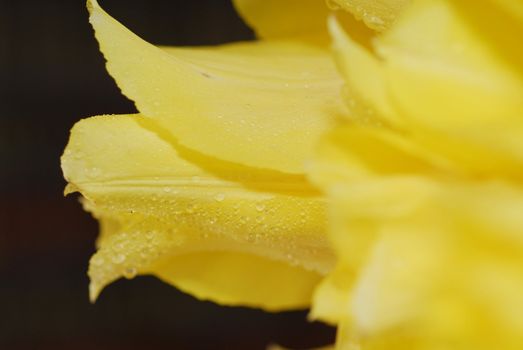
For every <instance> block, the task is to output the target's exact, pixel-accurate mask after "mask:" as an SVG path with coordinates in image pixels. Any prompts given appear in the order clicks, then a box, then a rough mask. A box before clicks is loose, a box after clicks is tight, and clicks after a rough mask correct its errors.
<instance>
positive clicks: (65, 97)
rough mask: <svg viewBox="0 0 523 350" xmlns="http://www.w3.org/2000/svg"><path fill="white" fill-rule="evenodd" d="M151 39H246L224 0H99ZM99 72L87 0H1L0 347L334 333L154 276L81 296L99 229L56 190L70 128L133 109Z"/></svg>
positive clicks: (227, 345)
mask: <svg viewBox="0 0 523 350" xmlns="http://www.w3.org/2000/svg"><path fill="white" fill-rule="evenodd" d="M101 4H102V5H103V6H104V7H105V9H106V10H107V11H108V12H109V13H111V14H112V15H113V16H114V17H116V18H117V19H119V20H120V21H121V22H123V23H124V24H125V25H126V26H128V27H129V28H130V29H131V30H133V31H134V32H136V33H137V34H138V35H140V36H142V37H143V38H145V39H146V40H148V41H151V42H154V43H157V44H163V45H210V44H219V43H224V42H229V41H235V40H246V39H252V38H253V34H252V32H251V31H250V30H249V29H248V28H247V27H246V26H245V25H244V24H243V23H242V21H241V20H240V19H239V18H238V17H237V15H236V14H235V12H234V10H233V8H232V6H231V4H230V3H229V0H197V1H196V0H185V1H182V0H149V1H146V0H126V1H124V0H112V1H110V0H102V1H101ZM134 110H135V109H134V106H133V104H132V103H131V102H130V101H128V100H127V99H125V97H123V96H121V95H120V93H119V91H118V89H117V87H116V86H115V84H114V82H113V81H112V79H111V78H110V77H109V76H108V74H107V73H106V71H105V68H104V61H103V58H102V56H101V54H100V53H99V52H98V48H97V44H96V42H95V40H94V38H93V34H92V30H91V27H90V26H89V24H88V21H87V11H86V9H85V4H84V1H83V0H62V1H58V0H40V1H30V0H17V1H15V0H11V1H9V0H0V348H1V349H102V350H103V349H164V348H165V349H167V348H169V349H263V348H265V346H266V345H267V344H269V343H279V344H281V345H285V346H288V347H294V348H305V347H313V346H319V345H323V344H327V343H329V342H331V341H332V340H333V337H334V331H333V329H331V328H329V327H326V326H324V325H321V324H310V323H307V321H306V312H288V313H282V314H267V313H264V312H261V311H258V310H249V309H243V308H225V307H219V306H217V305H214V304H212V303H208V302H200V301H197V300H194V299H193V298H192V297H190V296H187V295H183V294H181V293H179V292H178V291H176V289H174V288H172V287H171V286H168V285H165V284H163V283H162V282H160V281H159V280H156V279H154V278H152V277H138V278H136V279H134V280H131V281H123V280H122V281H118V282H116V283H114V284H113V285H111V286H109V287H108V288H107V289H106V290H105V291H104V292H103V293H102V295H101V297H100V298H99V300H98V302H97V303H96V304H95V305H91V304H89V302H88V297H87V285H88V279H87V276H86V268H87V262H88V259H89V257H90V255H91V254H92V253H93V251H94V239H95V237H96V232H97V225H96V222H95V221H94V220H92V219H91V218H90V217H89V215H88V214H86V213H84V212H83V211H82V209H81V208H80V205H79V204H78V203H77V198H75V197H74V196H70V197H67V198H64V197H63V196H62V190H63V188H64V185H65V183H64V181H63V179H62V175H61V171H60V164H59V157H60V154H61V152H62V150H63V148H64V146H65V144H66V142H67V138H68V133H69V129H70V128H71V126H72V125H73V124H74V123H75V122H76V121H77V120H79V119H81V118H84V117H88V116H91V115H96V114H109V113H128V112H133V111H134Z"/></svg>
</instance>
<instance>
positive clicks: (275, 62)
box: [90, 1, 343, 173]
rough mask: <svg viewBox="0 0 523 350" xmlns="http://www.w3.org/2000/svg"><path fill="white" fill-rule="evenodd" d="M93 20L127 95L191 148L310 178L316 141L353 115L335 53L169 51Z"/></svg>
mask: <svg viewBox="0 0 523 350" xmlns="http://www.w3.org/2000/svg"><path fill="white" fill-rule="evenodd" d="M90 13H91V16H90V22H91V24H92V25H93V27H94V29H95V33H96V38H97V39H98V42H99V43H100V48H101V50H102V52H103V53H104V55H105V58H106V59H107V68H108V70H109V72H110V73H111V75H112V76H113V77H114V78H115V80H116V82H117V83H118V85H119V87H120V88H121V90H122V92H123V93H124V94H125V95H126V96H127V97H129V98H130V99H132V100H133V101H135V103H136V106H137V108H138V110H139V111H140V112H141V113H142V114H143V115H144V116H146V117H148V118H151V119H153V120H154V121H156V122H158V123H159V124H160V125H161V126H162V127H164V128H165V129H166V130H167V131H168V132H169V133H170V134H171V135H172V136H174V137H176V138H177V139H178V140H179V142H180V143H181V144H183V145H184V146H186V147H189V148H192V149H194V150H197V151H200V152H203V153H206V154H209V155H211V156H215V157H218V158H220V159H223V160H228V161H232V162H236V163H241V164H245V165H248V166H253V167H258V168H268V169H275V170H279V171H282V172H288V173H303V171H304V170H303V167H304V164H305V162H306V160H307V159H308V157H309V156H310V154H311V153H312V149H313V147H314V145H315V143H316V141H317V140H318V139H319V137H320V135H321V134H322V133H323V132H325V131H327V130H329V129H330V128H331V127H333V126H334V125H335V121H336V119H337V118H338V117H339V115H340V114H341V113H342V112H343V109H342V104H341V103H340V100H339V98H338V96H339V90H340V87H341V84H342V81H341V79H340V78H339V77H338V74H337V72H336V69H335V66H334V64H333V62H332V60H331V59H330V55H329V51H328V50H327V49H326V48H321V47H317V46H314V45H312V44H307V43H304V42H299V41H286V42H267V43H265V42H254V43H243V44H235V45H228V46H224V47H220V48H219V49H217V50H216V49H214V48H212V49H211V48H208V49H205V48H203V49H182V48H178V49H169V50H162V49H161V48H158V47H155V46H153V45H151V44H148V43H147V42H145V41H143V40H142V39H140V38H138V37H137V36H136V35H134V34H133V33H131V32H130V31H129V30H128V29H126V28H125V27H123V26H122V25H121V24H120V23H118V22H117V21H116V20H114V19H113V18H111V17H110V16H109V15H108V14H107V13H106V12H104V11H103V10H102V9H101V8H100V7H99V6H98V4H97V3H96V2H95V1H91V2H90ZM203 101H204V103H203Z"/></svg>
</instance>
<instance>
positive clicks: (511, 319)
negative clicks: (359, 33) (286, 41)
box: [311, 0, 523, 350]
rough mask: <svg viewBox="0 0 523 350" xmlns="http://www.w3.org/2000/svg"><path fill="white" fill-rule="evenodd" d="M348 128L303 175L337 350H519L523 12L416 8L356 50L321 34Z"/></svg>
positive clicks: (321, 298)
mask: <svg viewBox="0 0 523 350" xmlns="http://www.w3.org/2000/svg"><path fill="white" fill-rule="evenodd" d="M329 27H330V30H331V33H332V35H333V38H334V47H335V56H336V61H337V64H338V66H339V68H340V71H341V72H342V74H343V76H344V78H345V81H346V85H345V88H344V94H345V100H346V103H347V106H348V107H349V109H350V118H349V120H347V122H346V123H345V125H343V126H341V127H339V128H337V129H336V130H334V131H333V132H331V133H329V135H328V136H326V137H325V138H324V140H323V141H322V143H321V145H320V147H319V151H318V157H317V159H316V161H315V162H314V165H313V167H312V169H311V177H312V178H313V179H314V181H315V183H317V184H318V185H320V186H321V187H322V188H323V189H324V190H325V192H326V193H327V195H328V196H329V198H330V200H331V208H330V210H329V219H330V236H331V240H332V245H333V249H334V250H335V252H336V255H337V258H338V262H337V265H336V267H335V269H334V270H333V272H332V273H331V274H330V275H329V276H328V278H326V279H325V280H324V282H323V283H322V284H321V286H320V287H319V288H318V289H317V292H316V294H315V299H314V309H313V315H314V316H315V317H319V318H322V319H326V320H329V321H331V322H334V323H336V324H339V325H340V331H339V336H338V348H339V349H373V350H374V349H387V350H389V349H423V350H428V349H430V350H432V349H476V350H477V349H522V348H523V215H522V213H523V180H522V179H523V177H522V175H523V172H522V169H523V74H522V73H523V46H522V45H521V37H522V35H523V5H522V3H521V2H519V1H510V0H506V1H503V0H499V1H496V0H482V1H468V0H461V1H450V0H420V1H414V4H413V5H412V6H409V7H408V9H407V10H406V11H405V12H404V13H402V15H401V16H400V18H399V19H398V20H397V22H396V23H395V24H394V25H393V26H392V27H391V28H390V29H389V30H387V31H385V32H384V33H383V34H381V35H379V36H378V37H376V38H375V39H373V40H372V45H371V46H364V45H361V44H359V43H357V42H356V41H355V40H354V39H352V38H351V36H350V33H349V35H347V34H346V33H345V31H344V29H343V28H342V26H340V25H339V24H338V23H337V22H336V21H335V20H331V21H330V23H329Z"/></svg>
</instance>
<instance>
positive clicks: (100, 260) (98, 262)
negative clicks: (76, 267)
mask: <svg viewBox="0 0 523 350" xmlns="http://www.w3.org/2000/svg"><path fill="white" fill-rule="evenodd" d="M104 262H105V261H104V258H102V257H101V256H99V255H95V256H94V257H93V258H92V259H91V264H93V265H94V266H102V265H103V263H104Z"/></svg>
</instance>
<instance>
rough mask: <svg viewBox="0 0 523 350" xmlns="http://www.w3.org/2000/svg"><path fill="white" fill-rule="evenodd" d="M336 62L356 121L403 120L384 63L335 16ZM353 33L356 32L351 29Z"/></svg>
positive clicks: (331, 25) (351, 115)
mask: <svg viewBox="0 0 523 350" xmlns="http://www.w3.org/2000/svg"><path fill="white" fill-rule="evenodd" d="M329 29H330V33H331V36H332V39H333V48H334V53H335V56H334V58H335V61H336V63H337V65H338V69H339V70H340V73H341V74H342V76H343V78H344V79H345V87H344V90H345V94H344V98H345V102H346V104H347V106H348V108H349V111H350V117H351V119H354V120H355V121H356V122H358V123H361V124H364V123H375V124H377V123H382V122H384V121H393V122H394V123H395V124H397V123H398V122H399V120H398V117H397V116H396V111H395V110H394V107H393V106H392V103H391V101H390V99H389V96H388V91H387V87H386V80H385V76H384V74H385V71H384V68H383V65H382V62H380V61H379V59H378V58H377V57H375V56H374V55H373V53H372V52H369V50H368V49H367V48H366V47H364V46H362V45H361V44H360V43H358V42H356V41H355V40H354V39H353V38H352V37H351V36H349V35H347V34H346V33H345V31H344V29H343V28H342V27H341V25H340V23H339V22H338V21H337V20H336V19H334V18H331V19H330V20H329ZM351 34H352V32H351Z"/></svg>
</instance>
